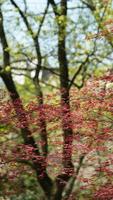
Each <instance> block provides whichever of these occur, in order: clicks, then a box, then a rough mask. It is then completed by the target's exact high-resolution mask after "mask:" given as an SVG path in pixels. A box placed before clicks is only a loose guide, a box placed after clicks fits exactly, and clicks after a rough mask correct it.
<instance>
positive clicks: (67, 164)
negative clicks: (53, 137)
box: [0, 0, 111, 199]
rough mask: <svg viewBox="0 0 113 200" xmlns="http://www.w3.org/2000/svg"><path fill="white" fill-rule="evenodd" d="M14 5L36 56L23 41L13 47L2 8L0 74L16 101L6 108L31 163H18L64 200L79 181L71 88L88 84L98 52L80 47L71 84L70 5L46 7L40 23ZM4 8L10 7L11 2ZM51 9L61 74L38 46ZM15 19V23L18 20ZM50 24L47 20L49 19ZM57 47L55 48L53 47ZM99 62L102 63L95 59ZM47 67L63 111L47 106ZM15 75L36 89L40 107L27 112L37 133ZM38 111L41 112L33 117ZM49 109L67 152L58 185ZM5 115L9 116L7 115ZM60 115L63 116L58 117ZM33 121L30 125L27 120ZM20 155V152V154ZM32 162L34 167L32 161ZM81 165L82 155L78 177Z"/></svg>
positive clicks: (50, 195)
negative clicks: (50, 159)
mask: <svg viewBox="0 0 113 200" xmlns="http://www.w3.org/2000/svg"><path fill="white" fill-rule="evenodd" d="M10 2H11V4H12V5H13V7H14V8H16V14H17V13H18V14H19V15H18V17H19V19H20V20H21V23H24V24H23V26H25V31H23V32H24V33H25V36H26V37H27V34H28V36H29V37H28V41H29V42H28V43H29V44H30V48H31V44H33V48H32V51H30V50H31V49H29V50H28V49H27V50H25V49H24V48H23V46H24V45H25V44H24V42H23V44H21V42H20V41H19V44H18V42H17V41H16V40H15V44H14V42H12V43H13V45H12V44H11V42H10V41H9V40H8V37H9V35H10V34H9V33H8V32H7V30H6V29H5V28H6V26H5V21H4V19H5V14H4V8H3V7H2V5H1V10H0V17H1V21H0V38H1V45H2V49H3V65H2V66H1V67H0V75H1V77H2V79H3V81H4V83H5V86H6V88H7V90H8V92H9V95H10V97H11V99H12V104H9V105H10V107H8V109H9V113H10V112H12V111H11V110H10V108H12V109H14V110H13V112H14V113H15V115H16V117H17V121H18V123H19V124H18V123H17V122H16V123H17V125H18V128H20V130H21V133H22V136H23V140H22V141H21V140H20V141H19V142H20V144H22V143H23V146H21V145H20V147H23V148H24V149H25V155H26V154H30V153H31V156H30V157H29V159H27V162H26V157H25V156H24V160H21V159H20V157H21V156H20V155H21V154H19V160H18V162H19V161H20V162H22V163H23V164H29V165H30V166H31V167H32V168H33V170H35V173H36V175H37V180H38V182H39V183H40V185H41V187H42V189H43V191H44V192H45V195H46V198H48V199H50V198H53V199H62V195H63V191H64V190H65V186H67V185H68V184H67V183H69V181H72V182H71V184H72V185H73V183H74V181H75V179H76V177H77V175H76V176H74V165H73V163H72V147H73V145H72V141H73V131H74V129H73V120H72V118H71V115H72V111H71V101H70V88H71V87H72V86H73V85H74V86H76V87H77V88H81V87H82V86H83V84H84V82H85V80H86V79H87V77H88V76H90V74H91V72H92V70H90V63H91V62H92V60H93V59H95V54H96V50H95V48H94V49H91V50H90V51H89V52H86V53H84V52H82V50H81V49H82V48H80V50H81V52H82V53H81V54H83V58H82V59H81V60H80V65H79V66H77V69H75V72H74V75H73V76H72V79H70V77H69V74H70V68H69V64H71V62H72V61H71V59H70V60H69V59H68V56H70V57H71V56H72V58H73V57H74V55H72V51H71V50H70V53H69V54H68V49H69V45H72V41H71V39H70V40H69V41H68V45H67V47H66V42H67V36H68V34H67V29H68V27H69V26H71V23H69V22H70V21H71V19H70V18H69V19H68V15H67V11H68V10H69V8H68V5H67V1H66V0H61V1H60V4H57V3H55V1H54V0H49V1H48V2H47V6H46V8H45V11H44V13H42V17H39V16H38V17H39V18H38V20H37V18H36V16H35V15H33V14H31V15H30V13H29V12H28V8H27V7H26V6H27V4H26V3H25V4H24V5H25V10H24V11H23V9H22V8H21V5H20V6H19V5H18V4H17V3H16V2H15V1H14V0H10ZM5 3H7V1H6V2H5ZM11 4H10V5H11ZM3 5H4V3H3ZM50 5H51V6H52V9H53V12H54V21H55V22H56V24H55V25H54V27H55V30H57V31H56V32H57V36H58V40H57V44H58V49H57V50H58V52H57V56H58V63H57V64H58V72H55V71H54V70H53V69H52V68H51V67H50V66H47V67H46V66H43V62H42V61H43V57H44V58H46V59H47V57H48V54H49V53H48V52H47V55H44V53H43V55H42V53H41V48H40V46H41V42H39V41H40V40H39V39H41V38H42V39H43V38H44V34H42V36H40V35H41V31H42V30H43V29H42V28H43V26H44V21H45V20H46V17H47V14H48V13H49V12H52V11H51V10H48V9H49V6H50ZM78 7H79V6H78ZM53 12H52V16H53ZM15 19H16V20H17V18H15ZM29 19H31V20H32V22H30V20H29ZM47 19H49V17H48V18H47ZM36 20H37V21H38V23H39V27H38V30H37V31H36V28H35V25H34V23H35V22H37V21H36ZM69 20H70V21H69ZM71 22H72V21H71ZM72 24H73V22H72ZM23 26H22V28H23ZM56 26H57V27H56ZM17 27H19V26H17ZM56 28H57V29H56ZM43 31H44V30H43ZM43 31H42V32H43ZM51 32H52V31H51ZM72 32H73V31H72ZM19 33H20V32H19ZM76 40H77V37H76ZM31 41H32V42H31ZM78 43H79V42H78ZM57 44H55V48H56V46H57ZM79 45H80V43H79ZM12 46H16V48H14V49H12V48H11V47H12ZM15 49H16V51H17V52H16V53H14V50H15ZM78 49H79V48H78ZM47 50H48V49H47ZM110 52H111V49H110V48H109V49H108V51H106V53H108V54H110ZM30 53H31V55H30ZM55 53H56V50H55V51H54V54H55ZM54 54H53V57H54V58H55V55H54ZM77 56H78V57H79V58H78V59H80V55H78V53H77V54H76V58H77ZM98 57H99V59H101V60H102V59H103V58H102V57H101V55H99V56H98ZM104 57H105V56H104ZM84 58H85V59H84ZM91 58H92V59H91ZM96 59H97V61H98V58H97V57H96ZM48 60H49V59H47V61H48ZM34 61H35V64H34V66H35V67H32V66H31V63H34ZM21 62H22V64H24V65H25V67H23V66H22V68H21V67H19V68H18V67H14V64H15V63H19V64H20V63H21ZM46 63H48V62H46ZM73 63H74V64H76V63H77V62H76V60H75V61H74V62H73ZM19 64H18V65H19ZM96 64H97V63H96ZM96 64H95V65H96ZM43 68H46V69H47V70H48V71H51V73H53V74H55V75H57V76H58V77H59V82H60V84H59V85H60V95H59V98H60V100H61V102H60V103H59V105H60V109H56V108H55V106H50V107H49V106H48V105H47V107H46V104H45V100H44V96H43V91H42V87H41V81H40V79H39V74H40V71H41V70H42V69H43ZM17 70H18V71H19V72H21V70H22V74H23V76H28V77H29V78H30V80H32V81H33V85H34V88H35V95H36V98H37V101H38V102H37V105H36V102H35V103H31V108H29V109H30V112H31V113H32V112H34V115H35V116H36V119H37V124H35V123H36V121H35V120H34V121H33V122H32V126H34V129H33V127H31V126H30V125H31V121H32V115H31V116H30V114H29V109H28V110H26V109H25V105H24V104H23V102H22V100H21V98H20V95H21V93H20V94H19V92H18V91H17V88H16V84H15V82H14V80H13V74H14V73H15V71H16V72H17ZM31 71H34V72H35V75H34V77H32V76H31V74H30V72H31ZM26 72H27V73H26ZM20 74H21V73H20ZM78 76H79V77H80V82H81V84H78V82H79V81H77V78H78ZM75 94H76V93H74V95H75ZM80 94H81V93H80ZM77 95H78V94H77ZM52 99H53V98H52ZM78 102H79V101H78ZM80 103H81V102H80ZM6 104H7V103H6ZM77 104H78V103H77ZM81 104H82V103H81ZM5 106H6V105H5ZM6 107H7V106H6ZM32 107H33V108H32ZM46 109H47V110H46ZM35 110H36V112H37V113H35ZM48 110H49V115H51V113H52V114H53V116H54V112H53V110H55V116H56V114H57V118H58V117H59V119H60V120H61V121H62V126H61V127H60V128H61V130H62V132H63V152H62V163H63V170H62V172H61V173H60V174H58V175H57V176H56V180H55V181H53V180H52V179H51V177H50V176H49V175H48V173H47V156H48V149H49V145H48V140H49V139H48V132H47V128H48V118H49V116H47V114H46V112H47V111H48ZM6 111H7V112H8V110H6ZM6 111H5V112H6ZM58 112H59V114H60V115H58ZM28 114H29V115H28ZM74 114H75V116H74V117H76V118H77V116H76V112H75V113H74ZM37 116H38V118H37ZM46 116H47V117H46ZM53 116H50V119H49V120H50V121H51V120H53V118H52V119H51V117H53ZM29 117H30V120H31V121H30V120H29ZM67 118H68V119H67ZM81 122H82V121H81ZM75 123H76V124H77V123H79V121H78V122H75ZM35 125H38V129H37V128H36V127H35ZM56 128H57V126H56ZM31 130H32V131H31ZM33 130H34V131H35V130H36V131H37V133H40V138H41V143H40V144H41V148H39V146H40V145H37V142H36V141H38V140H39V138H37V137H34V136H33V134H32V132H33ZM53 130H54V131H55V126H54V127H53ZM18 151H20V150H19V149H18ZM18 151H17V153H18ZM26 152H27V153H26ZM20 153H21V152H20ZM29 160H30V162H28V161H29ZM83 160H84V155H82V156H80V160H79V165H78V168H77V169H76V173H77V174H78V173H79V170H80V168H81V165H82V162H83ZM71 177H72V178H71ZM71 184H70V185H71ZM54 189H55V191H54ZM70 191H71V187H70ZM67 193H70V192H67ZM67 196H68V194H67ZM66 198H68V197H66Z"/></svg>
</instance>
